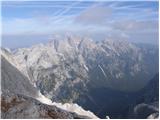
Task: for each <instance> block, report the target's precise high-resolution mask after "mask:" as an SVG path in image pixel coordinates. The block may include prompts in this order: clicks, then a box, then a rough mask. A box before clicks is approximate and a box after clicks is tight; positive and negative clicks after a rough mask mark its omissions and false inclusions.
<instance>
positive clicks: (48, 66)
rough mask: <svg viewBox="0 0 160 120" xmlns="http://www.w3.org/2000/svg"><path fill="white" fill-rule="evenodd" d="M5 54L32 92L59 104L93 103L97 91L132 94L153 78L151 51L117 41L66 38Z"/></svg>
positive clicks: (155, 69) (155, 63)
mask: <svg viewBox="0 0 160 120" xmlns="http://www.w3.org/2000/svg"><path fill="white" fill-rule="evenodd" d="M8 52H9V51H8ZM9 53H10V54H11V55H12V58H13V61H16V63H15V64H14V65H15V66H17V68H18V69H19V70H20V71H21V72H22V73H23V75H25V76H26V77H27V78H28V79H29V81H30V83H31V84H32V85H34V87H36V88H37V89H38V90H40V92H41V93H42V94H43V95H44V96H46V97H47V98H49V99H51V100H52V101H57V102H62V103H66V102H71V103H74V102H79V103H81V104H82V105H84V104H86V103H87V102H85V100H87V99H88V98H89V99H90V100H91V101H92V102H93V103H94V102H95V101H94V95H93V96H92V95H91V94H90V93H92V92H93V91H92V90H99V88H102V89H103V90H108V89H109V90H111V91H112V90H113V91H115V93H116V91H120V92H122V93H123V92H128V93H130V92H136V91H139V90H141V89H142V88H143V87H145V86H146V85H147V84H148V83H149V81H150V80H151V79H152V78H153V77H154V76H155V74H156V73H158V48H157V47H154V46H146V45H137V44H133V43H130V42H128V41H122V40H117V41H112V40H104V41H98V42H97V41H96V42H95V41H93V40H92V39H90V38H87V37H86V38H85V37H84V38H80V37H76V36H71V35H69V36H66V37H65V38H63V39H61V38H54V39H53V40H51V41H50V42H49V43H47V44H38V45H34V46H32V47H29V48H19V49H17V50H15V51H14V52H9ZM135 86H136V87H135ZM104 93H107V94H111V93H109V91H104ZM97 94H99V93H98V92H97ZM97 94H96V95H95V96H97ZM82 96H86V97H87V98H83V97H82ZM122 96H123V95H122ZM123 100H124V99H123ZM98 102H99V103H100V101H98ZM83 103H84V104H83ZM99 103H98V104H99ZM91 104H92V103H91ZM84 106H85V105H84ZM91 106H93V104H92V105H91ZM86 108H87V107H86ZM87 109H89V108H87ZM106 114H107V113H106Z"/></svg>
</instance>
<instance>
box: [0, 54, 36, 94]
mask: <svg viewBox="0 0 160 120" xmlns="http://www.w3.org/2000/svg"><path fill="white" fill-rule="evenodd" d="M1 70H2V71H1V75H2V76H1V90H2V92H4V91H10V92H12V93H18V94H22V95H26V96H31V97H36V96H37V95H38V92H37V90H36V88H35V87H33V85H32V84H31V83H30V82H29V80H28V78H27V77H25V76H24V75H23V74H22V73H21V72H20V71H19V70H18V69H17V68H15V67H14V66H13V65H12V64H10V63H9V62H8V61H7V60H6V59H5V58H4V57H3V56H1Z"/></svg>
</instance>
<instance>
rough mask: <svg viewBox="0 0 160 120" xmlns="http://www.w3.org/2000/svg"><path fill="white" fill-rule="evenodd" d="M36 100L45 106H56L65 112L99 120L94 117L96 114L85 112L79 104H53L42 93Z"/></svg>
mask: <svg viewBox="0 0 160 120" xmlns="http://www.w3.org/2000/svg"><path fill="white" fill-rule="evenodd" d="M36 99H37V100H39V101H40V102H42V103H44V104H48V105H54V106H56V107H58V108H61V109H63V110H66V111H69V112H74V113H77V114H78V115H82V116H88V117H90V118H92V119H99V118H98V117H97V116H96V115H94V113H92V112H90V111H86V110H84V109H83V108H82V107H80V106H79V105H77V104H73V103H65V104H62V103H56V102H52V101H51V100H50V99H48V98H46V97H45V96H44V95H42V94H41V93H40V92H39V97H38V98H36Z"/></svg>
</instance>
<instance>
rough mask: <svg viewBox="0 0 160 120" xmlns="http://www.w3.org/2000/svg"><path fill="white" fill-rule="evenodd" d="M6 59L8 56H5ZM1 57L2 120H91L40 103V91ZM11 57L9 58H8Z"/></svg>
mask: <svg viewBox="0 0 160 120" xmlns="http://www.w3.org/2000/svg"><path fill="white" fill-rule="evenodd" d="M5 57H6V56H5ZM5 57H4V56H3V55H1V70H2V71H1V72H2V78H1V118H3V119H26V118H27V119H43V118H46V119H47V118H48V119H53V118H58V119H73V118H89V117H87V116H81V115H77V114H75V113H71V112H68V111H64V110H62V109H60V108H57V107H56V106H54V105H47V104H43V103H41V102H39V101H38V100H36V98H37V97H38V98H39V97H40V96H39V93H38V90H37V89H36V88H35V87H34V86H33V85H32V84H31V83H30V81H29V80H28V78H27V77H26V76H24V75H23V74H22V73H21V72H20V71H19V70H18V69H17V68H15V67H14V66H13V65H12V64H11V63H10V62H9V61H7V60H6V58H5ZM8 57H9V56H8Z"/></svg>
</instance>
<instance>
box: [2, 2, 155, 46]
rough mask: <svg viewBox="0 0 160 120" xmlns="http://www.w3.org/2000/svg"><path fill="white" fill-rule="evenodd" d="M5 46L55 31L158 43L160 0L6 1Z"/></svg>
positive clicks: (36, 39) (42, 39)
mask: <svg viewBox="0 0 160 120" xmlns="http://www.w3.org/2000/svg"><path fill="white" fill-rule="evenodd" d="M1 8H2V9H1V11H2V13H1V14H2V46H4V47H9V48H16V47H24V46H30V45H32V44H36V43H39V42H46V41H48V40H49V39H50V38H52V37H54V36H56V35H64V34H68V33H69V34H75V35H78V36H89V37H91V38H92V39H95V40H103V39H111V40H112V39H115V40H116V39H122V40H123V39H125V40H129V41H131V42H138V43H149V44H158V2H157V1H150V2H146V1H101V2H98V1H92V0H90V1H84V0H78V1H76V0H74V1H10V2H9V1H6V2H5V1H3V2H2V6H1Z"/></svg>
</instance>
